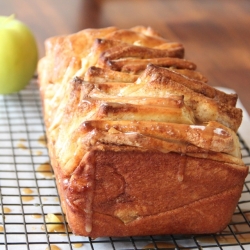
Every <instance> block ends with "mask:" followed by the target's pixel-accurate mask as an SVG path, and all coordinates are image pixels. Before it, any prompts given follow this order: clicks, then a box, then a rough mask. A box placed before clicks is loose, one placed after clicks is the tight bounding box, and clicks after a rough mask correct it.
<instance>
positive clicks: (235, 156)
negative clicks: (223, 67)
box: [38, 26, 248, 238]
mask: <svg viewBox="0 0 250 250" xmlns="http://www.w3.org/2000/svg"><path fill="white" fill-rule="evenodd" d="M45 47H46V55H45V56H44V57H43V58H42V59H41V60H40V61H39V65H38V74H39V86H40V92H41V97H42V101H43V112H44V121H45V125H46V133H47V140H48V149H49V154H50V159H51V164H52V166H53V169H54V172H55V177H56V181H57V186H58V190H59V193H60V197H61V203H62V208H63V210H64V212H65V214H66V216H67V220H68V223H69V226H70V227H71V229H72V231H73V232H74V233H75V234H78V235H84V236H90V237H92V238H96V237H102V236H135V235H156V234H198V233H199V234H200V233H215V232H219V231H221V230H223V229H224V228H225V227H226V226H227V224H228V223H229V222H230V219H231V217H232V214H233V212H234V210H235V207H236V205H237V202H238V200H239V198H240V195H241V192H242V188H243V184H244V180H245V178H246V176H247V174H248V167H247V166H245V165H244V163H243V161H242V160H241V151H240V145H239V140H238V137H237V135H236V132H237V129H238V128H239V126H240V124H241V120H242V111H241V110H240V109H238V108H236V101H237V95H236V94H226V93H224V92H221V91H219V90H217V89H215V88H213V87H211V86H209V85H208V84H207V78H206V77H204V76H203V75H202V74H201V73H200V72H198V71H197V70H196V65H195V64H194V63H193V62H191V61H189V60H186V59H184V47H183V45H182V44H181V43H179V42H170V41H168V40H166V39H164V38H162V37H161V36H160V35H159V34H158V33H157V32H156V31H154V30H153V29H152V28H146V27H141V26H138V27H134V28H131V29H118V28H116V27H108V28H103V29H86V30H83V31H80V32H78V33H76V34H72V35H67V36H59V37H53V38H49V39H48V40H47V41H46V42H45Z"/></svg>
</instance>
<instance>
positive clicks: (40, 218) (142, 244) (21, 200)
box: [0, 79, 250, 250]
mask: <svg viewBox="0 0 250 250" xmlns="http://www.w3.org/2000/svg"><path fill="white" fill-rule="evenodd" d="M44 135H45V131H44V126H43V118H42V110H41V101H40V97H39V91H38V88H37V84H36V79H33V80H32V81H31V83H30V85H29V86H28V87H27V88H26V89H25V90H23V91H21V92H19V93H16V94H12V95H8V96H0V198H1V199H0V249H8V250H14V249H15V250H16V249H18V250H23V249H25V250H26V249H28V250H40V249H41V250H45V249H62V250H64V249H65V250H66V249H67V250H68V249H84V250H88V249H95V250H96V249H102V250H104V249H228V250H229V249H250V176H248V177H247V179H246V182H245V185H244V189H243V191H242V196H241V199H240V201H239V203H238V205H237V208H236V210H235V213H234V215H233V218H232V221H231V223H230V224H229V225H228V227H227V228H226V229H225V230H224V231H223V232H221V233H220V234H212V235H188V236H186V235H163V236H147V237H126V238H115V237H112V238H111V237H110V238H98V239H95V240H93V239H90V238H88V237H81V236H75V235H73V234H72V233H71V232H70V231H69V229H68V227H67V223H66V221H65V217H64V215H63V213H62V210H61V206H60V200H59V197H58V192H57V189H56V184H55V179H54V178H53V175H52V169H51V168H50V165H49V164H48V162H49V156H48V152H47V149H46V146H45V143H44ZM239 136H240V142H241V149H242V155H243V160H244V162H245V163H246V164H248V165H250V151H249V148H248V147H247V145H246V144H245V143H244V138H243V137H242V136H241V135H239ZM48 214H52V215H55V216H56V218H60V219H59V220H58V222H53V223H52V222H48V220H47V218H48ZM50 226H51V227H52V228H54V229H53V230H51V227H50ZM55 228H56V230H55Z"/></svg>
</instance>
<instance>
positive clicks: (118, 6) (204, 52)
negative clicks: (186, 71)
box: [0, 0, 250, 112]
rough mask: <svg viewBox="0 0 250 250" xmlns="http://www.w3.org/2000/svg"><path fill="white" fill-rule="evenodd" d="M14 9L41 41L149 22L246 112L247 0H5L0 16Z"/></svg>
mask: <svg viewBox="0 0 250 250" xmlns="http://www.w3.org/2000/svg"><path fill="white" fill-rule="evenodd" d="M13 13H14V14H15V15H16V16H17V18H19V19H20V20H21V21H23V22H25V23H26V24H27V25H28V26H29V27H30V28H31V29H32V31H33V32H34V34H35V37H36V39H37V43H38V47H39V51H40V57H42V56H43V55H44V47H43V43H44V40H45V39H46V38H48V37H50V36H55V35H62V34H69V33H72V32H77V31H79V30H81V29H84V28H100V27H106V26H117V27H119V28H130V27H132V26H136V25H146V26H151V27H153V28H154V29H156V30H158V32H159V33H161V34H162V35H163V36H164V37H166V38H168V39H170V40H174V41H180V42H181V43H183V44H184V46H185V48H186V58H187V59H189V60H192V61H193V62H195V63H196V64H197V65H198V70H199V71H201V72H202V73H203V74H204V75H206V76H207V78H208V79H209V82H208V83H209V84H210V85H213V86H218V85H220V86H223V87H228V88H231V89H234V90H235V91H236V92H237V93H238V94H239V96H240V99H241V101H242V102H243V104H244V106H245V107H246V109H247V111H248V112H250V100H249V99H250V98H249V93H250V45H249V43H250V42H249V41H250V1H248V0H237V1H235V0H220V1H218V0H202V1H200V0H185V1H183V0H174V1H170V0H154V1H152V0H119V1H118V0H74V1H68V0H43V1H25V0H18V1H15V0H8V1H1V2H0V15H10V14H13Z"/></svg>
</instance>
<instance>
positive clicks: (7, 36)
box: [0, 16, 38, 94]
mask: <svg viewBox="0 0 250 250" xmlns="http://www.w3.org/2000/svg"><path fill="white" fill-rule="evenodd" d="M37 61H38V49H37V44H36V40H35V38H34V36H33V34H32V32H31V31H30V29H29V28H28V27H27V26H26V25H25V24H24V23H22V22H20V21H18V20H17V19H14V16H10V17H5V16H0V94H10V93H14V92H18V91H20V90H22V89H23V88H25V86H26V85H27V84H28V83H29V81H30V79H31V78H32V76H33V74H34V73H35V70H36V66H37Z"/></svg>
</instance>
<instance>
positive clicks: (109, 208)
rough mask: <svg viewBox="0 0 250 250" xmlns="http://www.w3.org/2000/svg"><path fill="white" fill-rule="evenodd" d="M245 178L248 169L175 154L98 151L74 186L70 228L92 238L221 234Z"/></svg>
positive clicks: (69, 189) (70, 195)
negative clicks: (171, 234)
mask: <svg viewBox="0 0 250 250" xmlns="http://www.w3.org/2000/svg"><path fill="white" fill-rule="evenodd" d="M246 175H247V168H245V167H244V166H242V167H238V166H235V165H231V164H224V163H218V162H214V161H211V160H201V159H197V158H193V157H188V156H184V155H183V156H181V155H179V154H175V153H168V154H164V153H159V152H152V151H151V152H147V151H146V152H138V151H133V150H131V151H130V153H129V154H128V152H126V150H124V151H122V150H121V151H120V152H114V151H112V150H111V151H109V150H105V151H102V150H94V151H91V152H90V153H89V154H88V155H87V157H86V158H85V159H84V160H83V161H82V163H81V164H80V165H79V167H78V168H77V169H76V170H75V172H74V174H73V175H72V176H71V178H70V180H69V184H68V187H67V190H66V192H65V193H66V199H67V205H68V209H69V211H68V212H69V214H70V215H69V216H68V218H69V222H70V223H73V224H74V227H73V228H74V230H75V233H77V234H79V233H82V232H83V231H84V230H85V232H84V234H86V235H90V236H91V237H98V236H100V235H104V236H129V235H147V234H159V233H160V234H162V233H184V234H191V233H211V232H215V231H220V230H222V229H223V228H224V227H225V226H226V225H227V223H229V221H230V219H231V214H232V212H233V211H234V208H235V206H236V204H237V201H238V199H237V197H238V196H239V195H240V193H241V190H242V183H243V180H244V179H245V177H246ZM228 180H230V182H228ZM232 183H233V184H232ZM77 215H79V216H82V217H81V218H82V220H79V219H78V220H76V219H74V217H75V218H76V217H77ZM71 216H73V218H72V217H71ZM176 216H177V217H176ZM174 217H175V219H174ZM196 217H198V218H196ZM195 218H196V219H195ZM108 223H109V227H108V229H107V231H106V230H105V228H106V227H104V228H103V227H100V225H106V226H107V225H108ZM110 225H112V226H110ZM146 225H148V227H147V226H146ZM191 225H192V226H191Z"/></svg>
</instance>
